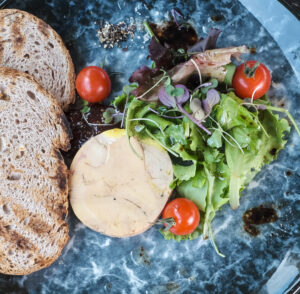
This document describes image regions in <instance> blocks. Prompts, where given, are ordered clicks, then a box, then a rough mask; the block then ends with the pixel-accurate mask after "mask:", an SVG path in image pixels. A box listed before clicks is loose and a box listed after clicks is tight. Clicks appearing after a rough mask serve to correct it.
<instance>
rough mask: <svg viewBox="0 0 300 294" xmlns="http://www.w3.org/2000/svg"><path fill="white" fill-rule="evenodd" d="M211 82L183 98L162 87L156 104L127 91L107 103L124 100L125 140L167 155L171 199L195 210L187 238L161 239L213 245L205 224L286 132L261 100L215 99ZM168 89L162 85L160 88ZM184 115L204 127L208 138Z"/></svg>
mask: <svg viewBox="0 0 300 294" xmlns="http://www.w3.org/2000/svg"><path fill="white" fill-rule="evenodd" d="M213 83H214V81H213V82H209V83H207V84H206V85H205V86H206V87H205V86H204V87H202V88H201V89H197V90H196V91H194V92H193V93H192V94H191V95H188V98H187V97H184V99H182V97H183V96H184V95H185V94H186V92H185V91H183V93H182V92H180V93H179V94H181V96H179V97H176V96H175V95H178V93H177V92H176V91H175V92H174V89H176V87H173V88H169V90H167V89H166V91H165V92H166V93H164V94H166V95H169V96H166V95H164V96H163V97H162V98H161V100H160V103H154V102H150V103H149V102H147V101H143V100H139V99H136V98H135V97H134V96H133V95H131V94H129V95H128V94H127V93H124V94H121V95H120V96H118V97H116V98H115V100H114V101H113V102H112V104H113V105H114V107H116V108H119V109H122V108H124V106H125V104H126V101H127V112H126V116H125V129H126V132H127V134H128V136H129V137H131V136H137V137H139V138H140V139H143V138H149V137H150V138H152V139H153V140H155V141H157V142H158V143H159V144H160V145H161V146H162V147H163V148H165V149H166V150H167V151H168V152H169V154H170V156H171V159H172V162H173V170H174V177H175V178H174V180H173V182H172V183H171V188H172V189H176V191H177V193H176V195H180V196H181V197H185V198H188V199H190V200H192V201H193V202H194V203H195V204H196V205H197V207H198V208H199V210H200V213H201V221H200V224H199V226H198V228H197V229H196V230H195V231H194V232H193V233H192V234H189V235H186V236H178V235H174V234H172V233H171V232H170V231H166V230H161V233H162V234H163V236H164V237H165V238H166V239H174V240H177V241H181V240H187V239H189V240H192V239H195V238H197V237H199V236H200V235H201V234H202V235H203V238H210V239H211V241H212V242H213V244H214V241H213V233H212V228H211V222H212V220H213V218H214V217H215V215H216V212H217V211H218V210H219V209H221V207H222V206H223V205H224V204H226V203H228V202H229V203H230V205H231V207H232V208H233V209H236V208H237V207H238V205H239V198H240V192H241V191H242V190H243V189H244V188H245V187H246V185H247V184H248V183H249V182H250V181H251V180H252V179H253V177H254V176H255V175H256V174H257V173H258V172H259V171H260V169H261V168H262V167H263V166H264V165H265V164H268V163H269V162H271V161H272V160H274V159H275V158H276V156H277V154H278V151H279V150H280V149H282V148H283V147H284V145H285V143H286V140H285V139H284V136H285V134H286V133H288V132H289V131H290V126H289V124H288V122H287V120H286V119H284V118H280V117H279V116H278V115H275V114H273V113H272V111H270V110H268V109H267V107H268V105H269V102H268V100H267V97H264V98H263V99H260V100H256V101H255V103H256V104H257V105H260V104H262V105H266V107H262V108H263V109H261V110H258V109H256V108H253V107H252V108H251V109H248V108H247V107H246V106H245V105H244V104H243V102H244V100H241V99H240V98H238V97H237V96H235V94H234V93H233V92H229V93H222V94H220V95H219V93H218V91H216V89H212V88H211V85H212V84H213ZM169 85H170V83H169V81H168V82H167V83H166V87H168V86H169ZM214 86H215V87H216V85H215V84H214ZM177 88H178V87H177ZM184 90H185V89H184ZM172 91H173V92H172ZM210 91H214V93H211V92H210ZM215 92H217V93H218V95H219V96H216V93H215ZM172 93H173V95H174V96H172ZM209 97H211V98H209ZM127 98H128V99H127ZM168 99H169V100H168ZM170 99H173V100H170ZM182 100H184V102H182ZM195 101H197V105H198V111H202V112H203V113H202V115H201V114H200V115H199V116H198V118H197V115H196V114H197V113H195V111H194V112H193V111H192V110H191V108H194V109H195V106H192V105H193V104H195ZM203 102H204V103H203ZM178 103H180V105H181V106H182V108H183V109H184V112H183V111H182V109H181V108H180V107H178ZM199 105H200V106H199ZM201 106H202V108H201ZM194 109H193V110H194ZM182 113H187V115H181V114H182ZM190 116H192V117H193V118H194V120H195V119H196V120H197V119H198V122H199V123H201V124H204V125H205V129H207V130H209V134H208V133H207V132H205V131H204V130H203V129H202V128H201V127H199V124H196V123H195V122H194V120H192V119H190ZM203 118H204V120H203ZM214 246H215V244H214ZM215 248H216V250H217V247H216V246H215ZM217 252H218V251H217ZM218 253H219V252H218Z"/></svg>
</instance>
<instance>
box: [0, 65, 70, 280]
mask: <svg viewBox="0 0 300 294" xmlns="http://www.w3.org/2000/svg"><path fill="white" fill-rule="evenodd" d="M69 137H70V133H69V130H68V124H67V121H66V118H65V116H64V113H63V112H62V110H61V107H60V106H59V105H58V103H57V102H56V100H55V99H54V98H53V97H52V96H51V94H49V93H48V92H47V91H46V90H44V89H43V88H42V87H41V86H40V85H39V84H38V83H37V82H36V81H35V79H34V78H33V77H31V76H30V75H28V74H26V73H23V72H19V71H16V70H13V69H10V68H0V166H1V167H0V272H1V273H4V274H13V275H25V274H29V273H31V272H33V271H37V270H39V269H41V268H43V267H46V266H49V265H50V264H51V263H52V262H54V261H55V260H56V259H57V258H58V256H59V255H60V253H61V251H62V249H63V247H64V246H65V244H66V243H67V241H68V239H69V236H68V226H67V223H66V222H65V217H66V215H67V212H68V182H67V168H66V166H65V164H64V161H63V158H62V156H61V154H60V151H59V149H63V150H67V149H68V148H69V139H70V138H69Z"/></svg>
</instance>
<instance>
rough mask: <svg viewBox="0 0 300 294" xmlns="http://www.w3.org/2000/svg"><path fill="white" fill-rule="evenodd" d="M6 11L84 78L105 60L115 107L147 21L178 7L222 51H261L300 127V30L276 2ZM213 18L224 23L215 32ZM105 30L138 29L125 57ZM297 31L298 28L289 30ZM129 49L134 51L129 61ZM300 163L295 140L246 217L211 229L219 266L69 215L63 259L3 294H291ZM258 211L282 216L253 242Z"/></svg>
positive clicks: (81, 4) (226, 212)
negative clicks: (30, 23) (84, 71)
mask: <svg viewBox="0 0 300 294" xmlns="http://www.w3.org/2000/svg"><path fill="white" fill-rule="evenodd" d="M249 2H251V3H252V4H251V3H249ZM261 2H263V4H262V3H261ZM243 4H244V5H245V6H246V7H247V8H248V9H249V10H248V9H247V8H246V7H245V6H244V5H243ZM8 7H10V8H20V9H24V10H26V11H28V12H31V13H33V14H35V15H37V16H38V17H40V18H42V19H43V20H45V21H46V22H47V23H49V24H50V25H51V26H52V27H53V28H54V29H56V30H57V31H58V33H59V34H61V36H62V38H63V40H64V42H65V43H66V45H67V47H68V49H69V50H70V53H71V55H72V58H73V60H74V63H75V68H76V71H77V72H78V71H79V70H80V69H81V68H83V67H84V66H86V65H92V64H93V65H100V64H101V63H102V62H103V61H104V60H105V67H106V69H107V70H108V71H114V72H122V73H123V74H122V75H118V76H114V78H113V80H112V83H113V93H112V95H111V96H112V97H113V96H114V95H116V94H117V93H119V92H120V90H121V88H122V86H123V85H124V84H126V83H127V80H128V77H129V75H130V73H131V72H132V71H133V70H135V69H136V68H137V67H138V66H140V65H141V64H143V63H147V64H149V61H147V59H146V57H147V44H148V42H149V37H148V35H147V34H146V32H145V31H144V30H143V29H142V24H143V21H144V20H145V19H148V20H150V21H154V22H158V21H161V20H165V19H166V18H167V17H168V12H169V11H170V10H171V9H172V8H174V7H177V8H179V9H180V10H181V11H183V12H184V13H185V14H186V15H188V16H189V18H190V22H191V23H192V24H193V26H194V27H195V28H197V31H198V32H199V34H200V35H205V33H206V32H207V31H208V29H209V28H210V27H218V28H220V29H221V30H222V31H223V32H222V34H221V37H220V39H219V41H218V46H219V47H223V46H237V45H241V44H245V45H248V46H250V47H255V48H256V51H257V53H256V55H251V56H248V57H247V58H251V59H253V58H257V59H259V60H260V61H262V62H263V63H265V64H267V65H268V67H269V68H270V70H271V72H272V76H273V81H274V83H273V85H272V88H271V90H270V96H271V97H272V103H273V104H278V105H280V104H282V103H284V105H285V107H287V108H289V109H290V111H291V112H292V114H293V116H294V117H295V118H296V120H297V121H298V123H300V116H299V110H300V87H299V80H300V79H299V80H297V76H298V77H299V78H300V75H299V72H298V71H297V70H299V68H300V67H298V66H297V64H300V53H299V52H300V50H299V49H300V42H299V30H298V31H294V30H295V26H296V29H297V25H298V24H299V23H298V21H297V20H296V18H295V17H293V16H292V14H290V13H289V12H288V11H287V10H286V9H285V8H284V7H283V6H281V5H280V4H279V3H277V2H276V4H274V1H269V0H268V1H260V0H253V1H246V0H241V2H240V1H237V0H234V1H231V0H223V1H213V0H207V1H201V0H191V1H188V3H187V1H184V0H178V1H173V0H172V1H170V0H169V1H165V0H156V1H151V0H143V1H129V0H119V1H109V0H89V1H87V0H84V1H78V0H76V1H75V0H73V1H72V0H71V1H64V0H45V1H38V0H27V1H23V0H16V1H12V2H11V3H10V4H9V6H8ZM213 16H222V17H221V20H220V21H218V22H213V21H212V19H211V17H213ZM101 20H104V21H109V22H110V23H117V22H119V21H122V20H124V21H125V22H127V23H129V22H134V23H135V24H136V26H137V31H136V35H135V38H134V40H133V41H130V40H129V41H128V42H127V43H124V44H122V46H121V47H119V48H114V49H111V50H106V49H104V48H102V47H101V46H100V43H99V40H98V38H97V29H98V27H99V21H101ZM279 20H280V22H279ZM293 22H295V26H290V27H288V24H289V23H293ZM262 24H263V25H262ZM297 32H298V33H297ZM123 47H128V48H129V50H128V51H127V52H124V51H123V50H122V48H123ZM299 154H300V140H299V138H298V137H297V134H296V133H295V131H293V132H292V133H291V136H290V137H289V141H288V144H287V147H286V148H285V150H283V151H281V153H280V155H279V157H278V159H277V160H276V161H275V162H273V163H272V164H270V165H268V166H266V167H265V168H263V170H262V171H261V173H259V175H258V176H257V177H256V178H255V179H254V181H253V182H252V183H251V184H250V185H249V187H248V188H247V189H246V190H245V191H243V197H242V198H241V205H240V207H239V209H238V210H236V211H233V210H231V209H230V207H229V206H228V205H226V206H224V208H223V209H222V210H221V211H219V212H218V214H217V217H216V218H215V220H214V221H213V224H212V225H213V229H214V234H215V240H216V242H217V244H218V246H219V249H220V251H221V252H222V253H224V254H225V255H226V258H221V257H219V256H218V255H217V254H216V253H215V251H214V249H213V247H212V245H211V244H210V242H209V241H207V240H205V241H204V240H202V239H201V238H199V239H197V240H193V241H185V242H180V243H177V242H173V241H164V240H163V238H162V236H161V235H160V233H159V232H158V231H157V229H156V228H152V229H150V230H148V231H147V232H145V233H144V234H142V235H139V236H136V237H132V238H125V239H115V238H109V237H106V236H103V235H101V234H98V233H96V232H93V231H92V230H90V229H88V228H86V227H85V226H84V225H82V224H81V223H80V222H79V221H78V219H77V218H76V217H75V216H74V215H73V213H72V211H70V214H69V216H68V223H69V225H70V241H69V243H68V244H67V246H66V247H65V249H64V250H63V253H62V255H61V257H60V258H59V259H58V260H57V261H56V262H55V263H54V264H53V265H52V266H50V267H49V268H47V269H44V270H41V271H39V272H36V273H33V274H31V275H29V276H23V277H12V276H4V275H0V293H30V294H31V293H62V294H63V293H254V292H258V293H286V292H288V291H290V289H292V288H293V287H294V286H295V284H296V283H297V281H299V263H300V248H299V237H300V234H299V219H300V200H299V194H300V181H299V177H300V171H299V166H300V156H299ZM287 171H289V172H290V173H287ZM260 204H269V205H272V206H273V207H275V208H277V212H278V215H279V220H278V221H277V222H275V223H272V224H268V225H264V226H262V227H261V234H260V235H259V236H258V237H256V238H253V237H250V236H249V235H247V233H245V232H244V231H243V224H242V219H241V217H242V215H243V213H244V212H245V211H246V210H247V209H250V208H252V207H255V206H258V205H260Z"/></svg>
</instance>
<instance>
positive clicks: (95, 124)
mask: <svg viewBox="0 0 300 294" xmlns="http://www.w3.org/2000/svg"><path fill="white" fill-rule="evenodd" d="M82 118H83V119H84V121H85V122H86V124H87V125H88V126H90V127H110V126H115V125H116V124H118V123H119V122H120V121H118V122H114V123H112V124H98V123H90V122H89V121H88V119H87V117H86V116H85V113H82Z"/></svg>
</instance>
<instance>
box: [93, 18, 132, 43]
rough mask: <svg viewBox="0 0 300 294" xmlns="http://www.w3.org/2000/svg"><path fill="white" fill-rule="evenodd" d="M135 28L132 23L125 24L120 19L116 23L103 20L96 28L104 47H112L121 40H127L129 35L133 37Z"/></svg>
mask: <svg viewBox="0 0 300 294" xmlns="http://www.w3.org/2000/svg"><path fill="white" fill-rule="evenodd" d="M135 30H136V26H135V25H134V24H133V23H131V24H126V23H125V22H124V21H121V22H119V23H118V24H110V23H108V22H105V24H104V25H103V26H102V27H100V29H99V30H98V37H99V40H100V43H101V44H103V47H104V48H113V47H115V46H118V45H119V44H120V43H121V42H124V41H127V39H128V38H129V37H130V38H131V39H133V37H134V32H135Z"/></svg>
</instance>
